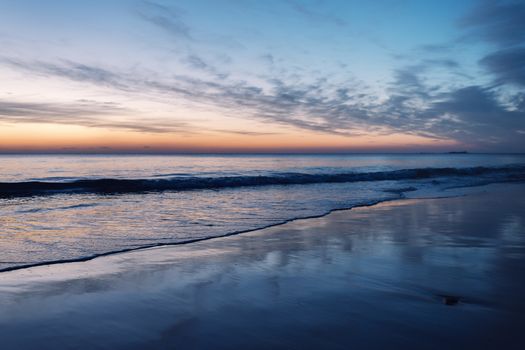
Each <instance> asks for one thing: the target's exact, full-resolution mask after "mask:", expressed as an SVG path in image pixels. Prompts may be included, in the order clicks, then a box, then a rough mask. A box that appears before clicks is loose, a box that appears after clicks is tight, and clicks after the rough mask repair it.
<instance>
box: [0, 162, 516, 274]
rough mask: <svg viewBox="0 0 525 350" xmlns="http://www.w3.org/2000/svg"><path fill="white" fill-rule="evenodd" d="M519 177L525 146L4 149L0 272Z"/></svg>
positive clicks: (0, 178)
mask: <svg viewBox="0 0 525 350" xmlns="http://www.w3.org/2000/svg"><path fill="white" fill-rule="evenodd" d="M524 180H525V155H510V154H507V155H505V154H490V155H489V154H411V155H407V154H403V155H398V154H374V155H191V156H186V155H178V156H172V155H170V156H168V155H2V156H0V271H6V270H11V269H16V268H22V267H27V266H33V265H40V264H46V263H57V262H64V261H79V260H86V259H90V258H93V257H96V256H100V255H105V254H110V253H114V252H121V251H128V250H134V249H139V248H145V247H152V246H158V245H167V244H187V243H191V242H195V241H199V240H203V239H209V238H213V237H219V236H225V235H232V234H237V233H242V232H246V231H250V230H255V229H259V228H263V227H268V226H272V225H278V224H282V223H285V222H287V221H290V220H294V219H297V218H306V217H315V216H322V215H325V214H327V213H329V212H331V211H333V210H338V209H347V208H352V207H356V206H364V205H371V204H374V203H378V202H382V201H387V200H395V199H400V198H405V197H411V198H417V197H438V196H454V195H459V194H461V193H462V192H461V191H462V189H463V188H465V187H472V186H480V185H484V184H489V183H501V182H519V181H524Z"/></svg>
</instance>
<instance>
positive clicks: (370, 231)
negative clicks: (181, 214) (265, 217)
mask: <svg viewBox="0 0 525 350" xmlns="http://www.w3.org/2000/svg"><path fill="white" fill-rule="evenodd" d="M488 191H489V192H488V194H478V195H470V196H466V197H458V198H449V199H435V200H406V201H400V202H390V203H383V204H380V205H378V206H376V207H373V208H361V209H354V210H351V211H342V212H335V213H332V214H330V215H328V216H326V217H323V218H319V219H310V220H299V221H295V222H291V223H288V224H286V225H282V226H279V227H274V228H270V229H266V230H262V231H257V232H253V233H248V234H244V235H240V236H236V237H229V238H225V239H217V240H212V241H207V242H201V243H197V244H190V245H186V246H178V247H165V248H156V249H149V250H144V251H138V252H134V253H129V254H119V255H114V256H109V257H104V258H99V259H95V260H92V261H89V262H86V263H74V264H63V265H55V266H50V267H45V266H44V267H38V268H32V269H27V270H20V271H14V272H8V273H2V274H0V292H1V293H0V338H1V339H2V341H3V344H4V346H5V348H6V349H10V348H18V349H24V348H37V347H36V345H35V344H38V349H43V348H44V349H45V348H54V347H56V346H57V344H61V345H62V346H74V347H77V345H78V344H83V346H84V347H85V348H93V347H96V348H134V347H137V348H140V347H148V348H165V347H166V346H168V345H169V346H172V347H173V346H174V347H182V348H209V347H214V348H243V347H250V348H270V347H273V348H276V347H277V348H321V347H322V348H348V347H349V346H350V345H352V346H355V347H356V348H363V347H365V346H366V347H367V348H384V347H386V346H389V347H394V348H396V347H397V348H399V347H403V348H421V347H425V348H438V345H439V346H445V347H446V348H467V347H469V348H472V347H476V346H478V347H479V346H489V347H496V346H497V347H500V348H516V349H518V348H521V346H523V344H525V339H524V337H523V332H522V329H523V326H524V325H525V316H524V315H525V301H524V300H523V298H522V296H523V295H524V293H525V282H523V278H522V277H523V272H524V271H525V255H524V253H525V235H524V232H525V215H524V212H523V208H524V206H525V195H524V194H525V187H523V185H506V186H500V185H498V186H496V185H494V186H489V187H488ZM443 295H452V296H458V297H460V303H459V304H458V305H455V306H446V305H444V304H443V300H442V299H443V298H442V296H443ZM28 330H31V331H30V332H28Z"/></svg>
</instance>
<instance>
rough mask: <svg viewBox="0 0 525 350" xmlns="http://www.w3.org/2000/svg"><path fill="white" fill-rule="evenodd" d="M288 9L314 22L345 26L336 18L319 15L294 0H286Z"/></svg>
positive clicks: (341, 20) (328, 15)
mask: <svg viewBox="0 0 525 350" xmlns="http://www.w3.org/2000/svg"><path fill="white" fill-rule="evenodd" d="M286 2H287V3H288V4H289V5H290V7H291V8H292V9H293V10H295V11H296V12H297V13H299V14H301V15H303V16H305V17H306V18H308V19H309V20H311V21H314V22H322V23H330V24H335V25H337V26H345V25H346V24H347V22H346V21H345V20H343V19H341V18H339V17H337V16H334V15H331V14H325V13H321V12H318V11H315V10H312V9H310V8H309V7H308V6H306V5H305V4H304V3H302V2H300V1H296V0H287V1H286Z"/></svg>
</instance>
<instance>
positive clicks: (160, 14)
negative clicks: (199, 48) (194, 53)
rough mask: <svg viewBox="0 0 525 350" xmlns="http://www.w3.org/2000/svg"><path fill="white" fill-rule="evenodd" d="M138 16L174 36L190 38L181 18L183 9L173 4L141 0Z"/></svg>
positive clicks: (186, 26) (187, 28) (188, 30)
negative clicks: (167, 4)
mask: <svg viewBox="0 0 525 350" xmlns="http://www.w3.org/2000/svg"><path fill="white" fill-rule="evenodd" d="M142 5H143V6H142V7H141V9H140V10H139V11H138V14H139V16H140V17H141V18H142V19H143V20H145V21H146V22H149V23H151V24H153V25H155V26H156V27H158V28H160V29H162V30H164V31H165V32H166V33H168V34H170V35H171V36H173V37H174V38H177V39H184V40H191V39H192V36H191V34H190V28H189V26H188V25H187V24H186V23H185V22H184V21H183V20H182V18H181V17H182V14H183V11H182V10H180V9H176V8H175V7H173V6H169V7H168V6H164V5H161V4H158V3H156V2H152V1H143V2H142Z"/></svg>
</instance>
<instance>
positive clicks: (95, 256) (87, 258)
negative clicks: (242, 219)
mask: <svg viewBox="0 0 525 350" xmlns="http://www.w3.org/2000/svg"><path fill="white" fill-rule="evenodd" d="M521 183H522V182H521V181H518V182H502V183H499V182H495V183H487V184H481V185H472V186H458V187H450V188H445V189H443V190H442V191H441V192H444V191H449V190H463V191H464V192H467V193H451V194H448V195H444V196H433V197H414V198H413V197H410V196H409V197H407V196H406V195H405V193H406V192H407V191H402V192H399V193H397V192H391V193H393V194H397V195H398V196H399V197H398V198H391V199H384V200H377V201H373V202H370V203H365V204H358V205H354V206H351V207H342V208H336V209H331V210H329V211H327V212H326V213H323V214H319V215H311V216H304V217H295V218H291V219H288V220H285V221H281V222H277V223H274V224H270V225H266V226H262V227H257V228H254V229H248V230H241V231H234V232H229V233H226V234H223V235H218V236H209V237H202V238H197V239H191V240H186V241H180V242H172V243H155V244H149V245H144V246H140V247H133V248H127V249H121V250H114V251H108V252H104V253H100V254H93V255H89V256H85V257H79V258H73V259H63V260H52V261H43V262H39V263H34V264H26V265H17V266H12V267H7V268H0V275H1V274H3V273H7V272H11V271H18V270H23V269H30V268H34V267H39V266H52V265H60V264H71V263H79V262H86V261H91V260H93V259H98V258H101V257H106V256H111V255H115V254H125V253H131V252H135V251H140V250H146V249H151V248H159V247H171V246H182V245H186V244H193V243H198V242H203V241H209V240H214V239H220V238H226V237H231V236H237V235H242V234H246V233H251V232H256V231H260V230H265V229H268V228H272V227H278V226H281V225H286V224H288V223H290V222H295V221H298V220H309V219H317V218H322V217H325V216H327V215H330V214H332V213H334V212H338V211H350V210H353V209H357V208H368V207H373V206H376V205H378V204H381V203H386V202H392V201H402V200H407V199H439V198H454V197H457V196H465V195H469V193H468V192H469V191H472V189H481V190H482V189H483V188H485V187H487V186H498V185H499V186H504V185H506V184H509V185H513V184H521ZM410 191H411V190H410ZM410 191H408V192H410Z"/></svg>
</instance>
